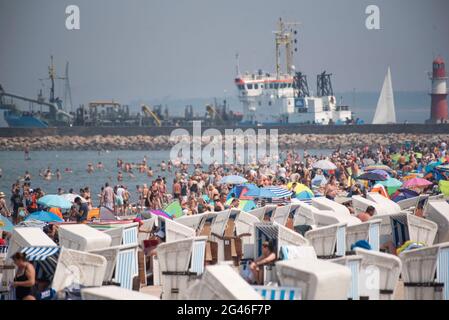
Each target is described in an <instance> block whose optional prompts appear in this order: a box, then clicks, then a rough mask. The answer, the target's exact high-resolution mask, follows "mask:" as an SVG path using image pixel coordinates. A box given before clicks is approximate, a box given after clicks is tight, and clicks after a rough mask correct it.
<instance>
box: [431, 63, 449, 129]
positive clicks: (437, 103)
mask: <svg viewBox="0 0 449 320" xmlns="http://www.w3.org/2000/svg"><path fill="white" fill-rule="evenodd" d="M430 80H432V92H431V93H430V96H431V97H432V102H431V109H430V120H429V122H430V123H441V122H446V121H447V120H448V118H449V117H448V107H447V89H446V80H447V77H446V69H445V66H444V60H443V59H442V58H441V57H438V58H436V59H435V60H434V61H433V72H432V77H431V78H430Z"/></svg>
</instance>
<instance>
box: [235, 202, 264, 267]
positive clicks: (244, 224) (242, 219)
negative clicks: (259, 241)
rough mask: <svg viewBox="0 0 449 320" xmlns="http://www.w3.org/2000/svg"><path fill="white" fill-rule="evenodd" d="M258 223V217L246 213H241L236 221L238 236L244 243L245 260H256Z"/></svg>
mask: <svg viewBox="0 0 449 320" xmlns="http://www.w3.org/2000/svg"><path fill="white" fill-rule="evenodd" d="M258 222H260V220H259V219H258V218H257V217H256V216H254V215H252V214H250V213H247V212H245V211H242V212H240V214H239V216H238V218H237V220H236V221H235V230H236V234H237V236H238V237H241V241H242V251H243V259H254V239H255V238H254V224H255V223H258ZM246 235H249V236H246Z"/></svg>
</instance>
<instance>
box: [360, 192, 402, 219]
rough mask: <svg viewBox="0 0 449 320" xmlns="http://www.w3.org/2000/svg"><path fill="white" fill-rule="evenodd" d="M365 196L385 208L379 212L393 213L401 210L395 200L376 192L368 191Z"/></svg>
mask: <svg viewBox="0 0 449 320" xmlns="http://www.w3.org/2000/svg"><path fill="white" fill-rule="evenodd" d="M366 198H367V199H368V200H371V201H373V202H375V203H377V204H379V205H381V206H382V207H383V208H385V210H384V211H383V212H382V213H381V214H395V213H399V212H400V211H401V210H402V209H401V207H400V206H399V205H398V204H397V203H396V202H394V201H391V200H390V199H387V198H385V197H384V196H383V195H381V194H379V193H377V192H368V194H367V195H366Z"/></svg>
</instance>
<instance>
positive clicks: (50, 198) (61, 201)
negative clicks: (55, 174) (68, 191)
mask: <svg viewBox="0 0 449 320" xmlns="http://www.w3.org/2000/svg"><path fill="white" fill-rule="evenodd" d="M37 203H38V204H40V205H43V206H44V207H47V208H53V207H55V208H61V209H70V208H71V207H72V203H71V202H70V201H69V200H67V199H65V198H63V197H61V196H60V195H57V194H48V195H46V196H43V197H42V198H39V200H37Z"/></svg>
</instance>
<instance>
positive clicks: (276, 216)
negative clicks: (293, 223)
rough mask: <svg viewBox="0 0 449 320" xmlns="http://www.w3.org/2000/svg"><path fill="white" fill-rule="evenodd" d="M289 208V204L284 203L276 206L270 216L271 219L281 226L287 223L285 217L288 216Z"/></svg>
mask: <svg viewBox="0 0 449 320" xmlns="http://www.w3.org/2000/svg"><path fill="white" fill-rule="evenodd" d="M290 210H291V205H285V206H282V207H277V208H276V210H275V211H274V213H273V216H272V217H271V221H273V222H276V223H279V224H280V225H282V226H285V225H286V223H287V219H288V217H289V214H290Z"/></svg>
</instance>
